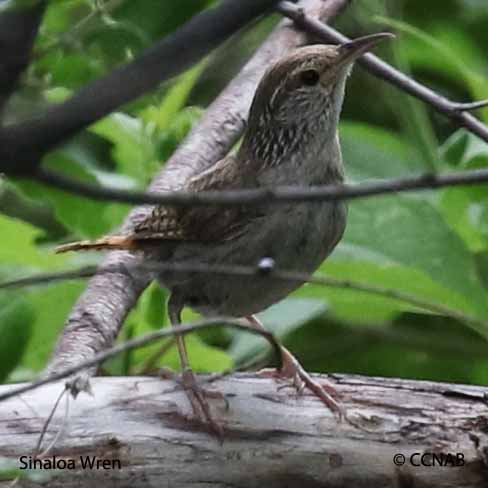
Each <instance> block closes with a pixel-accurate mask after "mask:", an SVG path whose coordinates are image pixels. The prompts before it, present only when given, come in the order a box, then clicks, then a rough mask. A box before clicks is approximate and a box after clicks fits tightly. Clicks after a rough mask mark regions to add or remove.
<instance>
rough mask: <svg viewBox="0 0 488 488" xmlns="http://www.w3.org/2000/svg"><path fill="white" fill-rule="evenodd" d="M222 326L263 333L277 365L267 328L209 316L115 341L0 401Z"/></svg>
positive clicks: (273, 341) (275, 344)
mask: <svg viewBox="0 0 488 488" xmlns="http://www.w3.org/2000/svg"><path fill="white" fill-rule="evenodd" d="M222 326H224V327H232V328H234V329H239V330H244V331H246V332H250V333H251V334H255V335H260V336H262V337H264V338H265V339H266V340H267V341H268V342H269V343H270V345H271V346H272V347H273V350H274V353H275V354H276V359H277V360H278V362H279V365H281V346H280V344H279V343H278V341H277V340H276V338H275V337H274V335H273V334H272V333H271V332H268V331H266V330H262V329H255V328H254V327H252V326H250V325H245V324H243V323H242V321H240V320H236V319H234V318H228V317H215V318H212V319H205V320H199V321H196V322H193V323H191V324H183V325H181V326H178V328H177V330H176V328H170V329H161V330H157V331H154V332H149V333H148V334H144V335H142V336H139V337H136V338H134V339H130V340H128V341H125V342H123V343H122V344H117V345H116V346H113V347H111V348H110V349H107V350H105V351H103V352H100V353H98V354H96V355H95V356H93V357H92V358H90V359H87V360H85V361H82V362H80V363H78V364H76V365H74V366H71V367H69V368H65V369H64V370H63V371H59V372H57V373H54V374H52V375H50V376H49V377H47V378H41V379H39V380H37V381H33V382H31V383H28V384H26V385H23V386H21V387H19V388H12V389H11V390H9V391H7V392H5V393H2V394H0V402H1V401H4V400H7V399H9V398H12V397H14V396H17V395H21V394H22V393H26V392H28V391H32V390H35V389H36V388H39V387H41V386H43V385H47V384H49V383H54V382H55V381H58V380H61V379H63V378H67V377H68V376H71V375H74V374H76V373H79V372H80V371H82V370H84V369H87V368H90V367H93V366H96V365H99V364H100V363H102V362H104V361H106V360H107V359H110V358H112V357H114V356H116V355H118V354H120V353H122V352H126V351H130V350H132V349H137V348H140V347H143V346H146V345H148V344H151V343H152V342H154V341H157V340H158V339H161V338H163V337H168V336H174V335H175V334H176V333H177V334H188V333H189V332H193V331H197V330H205V329H210V328H213V327H222ZM279 367H280V366H279Z"/></svg>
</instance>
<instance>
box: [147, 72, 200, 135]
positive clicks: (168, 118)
mask: <svg viewBox="0 0 488 488" xmlns="http://www.w3.org/2000/svg"><path fill="white" fill-rule="evenodd" d="M204 67H205V63H204V62H201V63H199V64H197V65H196V66H194V67H193V68H191V69H189V70H188V71H186V73H183V74H182V75H180V76H179V77H178V78H177V79H176V81H175V82H174V83H173V85H172V86H171V88H170V89H169V90H168V91H167V92H166V94H165V96H164V97H163V99H162V101H161V103H160V104H159V105H158V106H151V107H148V108H147V109H146V110H144V111H143V112H142V113H141V114H140V116H141V117H142V118H143V119H144V120H145V121H146V122H148V123H149V122H152V123H153V124H155V126H156V130H158V131H164V130H167V129H168V128H169V127H170V126H171V125H172V124H173V119H174V118H175V117H176V116H178V115H179V113H180V112H181V110H182V109H183V108H184V106H185V104H186V100H187V98H188V95H189V94H190V92H191V90H192V88H193V87H194V85H195V83H196V81H197V80H198V77H199V76H200V74H201V72H202V71H203V68H204Z"/></svg>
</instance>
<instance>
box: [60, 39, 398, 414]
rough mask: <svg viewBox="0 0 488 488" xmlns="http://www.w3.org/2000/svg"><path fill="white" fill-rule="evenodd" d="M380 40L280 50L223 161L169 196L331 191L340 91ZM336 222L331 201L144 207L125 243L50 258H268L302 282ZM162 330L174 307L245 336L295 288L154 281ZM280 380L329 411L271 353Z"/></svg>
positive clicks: (217, 279) (290, 364) (113, 240)
mask: <svg viewBox="0 0 488 488" xmlns="http://www.w3.org/2000/svg"><path fill="white" fill-rule="evenodd" d="M389 37H392V36H391V34H387V33H380V34H374V35H370V36H365V37H362V38H359V39H355V40H353V41H351V42H347V43H345V44H342V45H340V46H329V45H312V46H307V47H302V48H299V49H297V50H296V51H294V52H292V53H291V54H290V55H288V56H287V57H285V58H283V59H281V60H280V61H279V62H277V63H276V64H275V65H274V66H272V67H271V68H270V69H268V71H267V72H266V74H265V75H264V77H263V79H262V80H261V82H260V84H259V86H258V88H257V90H256V94H255V96H254V100H253V102H252V106H251V110H250V113H249V120H248V124H247V129H246V131H245V134H244V137H243V140H242V144H241V146H240V148H239V150H238V151H237V153H236V154H229V155H228V156H226V157H225V158H223V159H222V160H220V161H219V162H217V163H216V164H215V165H213V166H212V167H210V168H209V169H207V170H206V171H204V172H202V173H201V174H198V175H196V176H194V177H192V178H190V179H188V180H187V181H186V182H184V183H183V184H182V186H181V189H182V190H187V191H194V192H200V191H206V190H224V189H225V190H229V189H244V188H256V187H260V188H262V187H264V188H266V187H273V186H277V185H299V186H312V185H314V186H315V185H327V184H337V183H341V182H342V181H343V166H342V158H341V152H340V146H339V139H338V134H337V126H338V122H339V115H340V111H341V107H342V101H343V97H344V85H345V83H346V78H347V76H348V74H349V72H350V69H351V66H352V64H353V62H354V60H356V59H357V58H358V57H359V56H361V55H362V54H363V53H365V52H366V51H368V50H370V49H371V48H372V47H373V46H375V45H376V43H377V42H378V41H380V40H382V39H385V38H389ZM345 224H346V206H345V204H344V203H342V202H339V201H338V202H298V203H296V202H294V203H284V204H261V205H259V206H246V205H242V206H230V207H228V208H225V207H216V206H214V207H210V206H208V207H194V208H188V207H181V208H178V207H171V206H162V207H156V208H155V209H154V210H153V212H152V214H151V215H150V216H149V217H148V218H147V219H146V220H144V221H143V222H142V223H141V224H139V225H138V226H137V227H136V228H135V229H134V231H133V232H132V233H130V234H127V235H116V236H107V237H104V238H102V239H99V240H97V241H93V242H88V241H82V242H78V243H73V244H67V245H65V246H61V247H60V248H58V251H59V252H63V251H70V250H80V249H81V250H83V249H127V250H130V251H142V252H143V253H144V256H145V257H147V259H148V260H151V261H163V262H165V263H185V265H191V264H192V263H194V264H199V263H205V264H207V265H213V264H214V265H223V264H225V265H244V266H256V264H257V263H258V262H259V261H260V260H261V259H262V258H263V257H271V258H272V259H273V260H274V262H275V263H276V267H277V268H281V269H286V270H296V271H300V272H304V273H313V272H314V271H315V270H316V269H317V268H318V267H319V265H320V264H321V263H322V261H323V260H324V259H325V258H326V257H327V256H328V255H329V254H330V252H331V251H332V250H333V249H334V247H335V245H336V244H337V243H338V241H339V239H340V238H341V236H342V234H343V231H344V228H345ZM156 277H157V279H158V280H159V281H160V282H161V284H162V285H163V286H165V287H166V288H168V289H169V290H170V292H171V296H170V299H169V303H168V309H169V315H170V319H171V322H172V324H173V325H177V324H178V323H180V315H181V310H182V308H183V307H184V306H185V305H186V306H190V307H191V308H193V309H195V310H197V311H199V312H201V313H202V314H204V315H206V316H217V315H219V316H224V315H225V316H233V317H243V318H246V319H247V320H248V322H249V323H250V324H252V325H253V326H255V327H261V324H260V323H259V322H258V320H257V319H256V318H255V317H254V314H256V313H258V312H260V311H262V310H264V309H266V308H267V307H269V306H270V305H272V304H274V303H276V302H278V301H279V300H281V299H283V298H284V297H286V296H287V295H288V294H289V293H290V292H292V291H293V290H295V289H296V288H297V287H299V286H300V284H301V283H297V282H296V281H293V282H291V281H283V280H279V279H273V278H272V277H265V276H259V277H257V276H246V277H244V276H232V275H223V274H212V273H189V272H188V273H181V272H167V271H165V272H162V273H160V274H158V275H157V276H156ZM177 346H178V350H179V354H180V358H181V364H182V368H183V381H184V382H185V386H186V387H187V391H188V396H189V399H190V401H191V404H192V407H193V409H194V412H195V413H196V414H197V415H198V416H199V418H201V419H204V420H207V421H208V422H210V423H212V418H211V415H210V410H209V407H208V404H207V401H206V399H205V392H204V391H203V390H201V389H199V388H198V385H197V384H196V382H195V378H194V376H193V373H192V371H191V369H190V366H189V363H188V358H187V354H186V350H185V345H184V342H183V337H182V336H177ZM282 356H283V357H282V359H283V367H282V370H281V372H280V373H281V374H282V375H284V376H286V377H290V378H292V380H293V382H294V384H295V386H296V387H297V388H298V389H299V390H301V389H302V388H303V387H304V386H306V387H308V388H310V389H311V390H312V391H313V392H314V393H315V394H316V395H317V396H318V397H319V398H320V399H321V400H322V401H323V402H324V403H326V404H327V405H328V406H329V407H330V408H331V409H332V410H334V411H338V412H341V406H340V404H339V403H338V401H337V400H336V399H335V396H336V395H335V391H334V388H333V387H332V385H329V384H322V383H318V382H316V381H314V380H313V379H312V378H311V377H310V376H309V375H308V374H307V373H306V372H305V371H304V370H303V368H302V367H301V366H300V364H299V363H298V362H297V361H296V359H295V358H294V357H293V356H292V354H291V353H290V352H289V351H288V350H287V349H285V348H284V347H283V348H282Z"/></svg>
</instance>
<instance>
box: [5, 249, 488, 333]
mask: <svg viewBox="0 0 488 488" xmlns="http://www.w3.org/2000/svg"><path fill="white" fill-rule="evenodd" d="M261 263H263V264H262V265H261ZM261 263H258V265H257V266H254V267H253V266H238V265H213V264H212V265H211V264H206V263H199V264H197V263H192V264H185V263H165V262H157V261H143V262H141V263H137V264H135V265H132V266H131V265H128V266H127V265H124V266H120V265H113V266H101V267H98V268H97V267H96V266H83V267H80V268H78V269H75V270H69V271H60V272H55V273H40V274H37V275H33V276H29V277H26V278H20V279H15V280H11V281H5V282H3V283H0V289H8V288H18V287H23V286H29V285H37V284H43V283H52V282H55V281H64V280H71V279H79V278H89V277H91V276H95V275H99V274H125V275H128V276H131V274H132V273H135V272H137V271H141V270H143V271H146V272H151V273H162V272H171V273H183V274H184V273H203V274H216V275H225V276H251V277H256V278H259V277H261V278H262V277H267V278H269V279H277V280H283V281H289V282H295V283H312V284H316V285H320V286H325V287H333V288H343V289H348V290H355V291H362V292H365V293H370V294H373V295H378V296H383V297H386V298H390V299H393V300H398V301H400V302H404V303H408V304H410V305H413V306H415V307H418V308H420V309H423V310H426V311H429V312H432V313H435V314H439V315H443V316H445V317H449V318H452V319H454V320H458V321H461V322H464V323H466V324H467V325H469V326H470V327H471V328H472V329H473V330H475V331H476V332H477V333H479V334H480V335H481V336H482V337H484V338H486V339H488V322H486V321H485V320H483V319H480V318H478V317H476V316H473V315H469V314H467V313H465V312H462V311H460V310H456V309H453V308H451V307H448V306H446V305H443V304H439V303H435V302H431V301H429V300H425V299H423V298H420V297H418V296H416V295H413V294H411V293H407V292H403V291H401V290H397V289H394V288H386V287H383V286H378V285H374V284H370V283H364V282H361V281H355V280H346V279H339V278H334V277H332V276H323V275H318V276H310V275H309V274H307V273H303V272H299V271H293V270H285V269H279V268H276V267H275V266H274V264H273V263H272V262H271V260H269V259H263V260H261Z"/></svg>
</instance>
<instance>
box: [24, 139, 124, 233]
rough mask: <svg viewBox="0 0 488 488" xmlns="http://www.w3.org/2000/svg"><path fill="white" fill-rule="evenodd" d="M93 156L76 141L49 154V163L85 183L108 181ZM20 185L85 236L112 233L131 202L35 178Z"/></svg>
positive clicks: (55, 169)
mask: <svg viewBox="0 0 488 488" xmlns="http://www.w3.org/2000/svg"><path fill="white" fill-rule="evenodd" d="M89 158H90V156H89V154H87V153H86V152H85V151H84V150H83V149H82V148H81V147H80V145H78V144H73V145H67V146H66V147H65V148H63V149H60V150H59V151H56V152H54V153H51V154H50V155H49V156H47V157H46V159H45V165H46V166H48V167H49V168H50V169H52V170H54V171H56V172H59V173H64V174H67V175H68V176H69V177H71V178H73V179H77V180H79V181H81V182H87V183H93V184H98V183H99V182H102V183H103V181H105V182H106V181H107V178H104V177H103V176H101V172H100V171H97V170H96V169H94V168H93V167H91V166H90V165H91V164H92V163H91V162H90V159H89ZM113 180H115V178H114V179H113ZM113 180H111V181H112V182H113ZM16 185H17V186H18V188H20V190H21V191H22V192H23V193H24V194H25V195H26V196H28V197H30V198H33V199H37V200H40V201H44V202H46V201H47V202H49V203H50V204H51V205H52V207H53V209H54V211H55V214H56V217H57V218H58V219H59V221H60V222H62V223H63V224H64V226H65V227H66V228H68V229H69V230H70V231H71V232H72V233H73V234H74V235H76V236H79V237H83V238H93V237H98V236H100V235H102V234H105V233H108V232H110V231H111V230H112V229H114V228H115V227H117V226H118V225H120V223H121V222H122V219H123V217H124V216H125V214H126V213H127V209H128V206H127V205H120V204H113V203H107V202H99V201H95V200H91V199H89V198H85V197H82V196H78V195H75V194H73V193H68V192H64V191H61V190H58V189H55V188H47V187H46V186H45V185H42V184H39V183H36V182H34V181H22V182H17V183H16ZM114 186H115V185H114ZM123 186H125V187H127V185H123ZM94 216H96V218H94Z"/></svg>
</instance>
